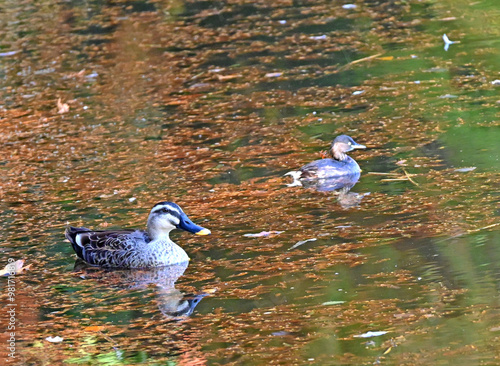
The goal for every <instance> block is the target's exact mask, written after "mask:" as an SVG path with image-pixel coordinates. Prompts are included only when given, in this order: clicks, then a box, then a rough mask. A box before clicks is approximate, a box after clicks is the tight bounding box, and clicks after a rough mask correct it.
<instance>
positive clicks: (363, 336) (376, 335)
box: [353, 330, 387, 338]
mask: <svg viewBox="0 0 500 366" xmlns="http://www.w3.org/2000/svg"><path fill="white" fill-rule="evenodd" d="M386 333H387V332H386V331H383V330H379V331H376V332H372V331H370V332H366V333H363V334H357V335H353V337H354V338H370V337H378V336H381V335H384V334H386Z"/></svg>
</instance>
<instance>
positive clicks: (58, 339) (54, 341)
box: [45, 336, 64, 343]
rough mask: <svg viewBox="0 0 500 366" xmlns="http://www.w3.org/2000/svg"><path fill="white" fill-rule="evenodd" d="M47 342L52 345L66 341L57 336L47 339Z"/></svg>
mask: <svg viewBox="0 0 500 366" xmlns="http://www.w3.org/2000/svg"><path fill="white" fill-rule="evenodd" d="M45 340H46V341H48V342H51V343H60V342H62V341H63V340H64V338H62V337H59V336H55V337H52V336H50V337H47V338H45Z"/></svg>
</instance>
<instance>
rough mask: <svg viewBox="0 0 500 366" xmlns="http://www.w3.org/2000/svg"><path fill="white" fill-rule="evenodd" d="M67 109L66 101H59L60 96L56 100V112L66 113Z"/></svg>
mask: <svg viewBox="0 0 500 366" xmlns="http://www.w3.org/2000/svg"><path fill="white" fill-rule="evenodd" d="M68 111H69V105H67V104H66V103H63V102H62V101H61V98H59V99H58V100H57V113H59V114H63V113H67V112H68Z"/></svg>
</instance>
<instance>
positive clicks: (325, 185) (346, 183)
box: [288, 173, 370, 209]
mask: <svg viewBox="0 0 500 366" xmlns="http://www.w3.org/2000/svg"><path fill="white" fill-rule="evenodd" d="M359 177H360V173H354V174H349V175H342V176H339V177H333V178H323V179H310V180H303V179H300V180H299V179H296V180H294V182H293V183H292V184H289V185H288V186H290V187H293V186H302V187H304V188H311V189H314V190H316V191H319V192H331V191H336V193H337V201H338V202H339V204H340V205H341V206H342V207H343V208H345V209H348V208H352V207H356V206H357V205H359V203H360V202H361V200H362V199H363V197H365V196H367V195H369V194H370V193H369V192H367V193H354V192H350V190H351V188H352V187H354V185H355V184H356V183H357V182H358V180H359Z"/></svg>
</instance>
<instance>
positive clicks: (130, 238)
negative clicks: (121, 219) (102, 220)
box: [66, 226, 149, 267]
mask: <svg viewBox="0 0 500 366" xmlns="http://www.w3.org/2000/svg"><path fill="white" fill-rule="evenodd" d="M66 238H67V239H68V240H69V241H70V242H71V245H72V246H73V249H74V250H75V252H76V254H77V255H78V256H79V257H80V258H82V259H83V260H85V261H86V262H88V263H90V264H93V265H98V266H112V267H119V266H120V264H121V263H122V262H123V261H126V260H127V258H128V257H129V256H130V255H133V250H131V249H132V248H133V247H134V246H135V245H136V244H137V243H139V242H147V241H149V238H148V236H147V234H146V233H145V232H142V231H134V230H115V231H113V230H110V231H97V230H89V229H87V228H84V227H80V228H76V227H72V226H69V227H68V228H67V229H66Z"/></svg>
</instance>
